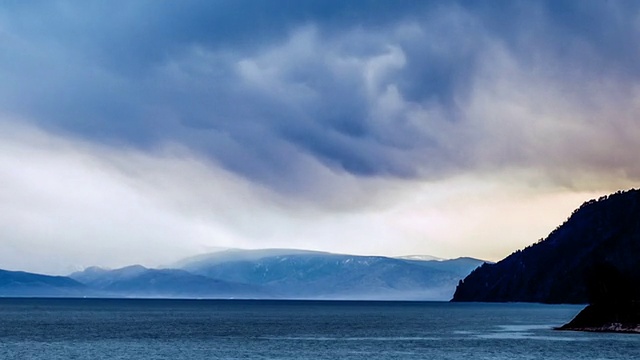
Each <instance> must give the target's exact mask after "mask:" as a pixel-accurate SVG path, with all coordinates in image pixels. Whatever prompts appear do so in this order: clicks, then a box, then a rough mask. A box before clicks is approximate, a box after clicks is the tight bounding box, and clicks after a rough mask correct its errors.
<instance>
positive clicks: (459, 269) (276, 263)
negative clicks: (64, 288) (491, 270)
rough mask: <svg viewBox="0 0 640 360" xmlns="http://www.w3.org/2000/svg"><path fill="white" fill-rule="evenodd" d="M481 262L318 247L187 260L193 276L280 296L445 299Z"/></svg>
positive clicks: (186, 266)
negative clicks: (351, 252)
mask: <svg viewBox="0 0 640 360" xmlns="http://www.w3.org/2000/svg"><path fill="white" fill-rule="evenodd" d="M481 263H482V261H480V260H476V259H471V258H460V259H454V260H442V261H422V260H406V259H398V258H388V257H382V256H355V255H343V254H331V253H325V252H316V251H303V250H289V249H267V250H227V251H222V252H217V253H212V254H209V255H203V256H198V257H195V258H191V259H185V260H184V261H182V262H180V263H179V264H178V266H180V267H181V268H182V269H184V270H187V271H189V272H191V273H194V274H200V275H204V276H207V277H210V278H215V279H220V280H224V281H230V282H238V283H244V284H252V285H257V286H262V287H265V288H268V289H270V290H271V291H272V292H273V295H274V296H277V297H281V298H325V299H386V300H395V299H398V300H399V299H404V300H444V299H447V298H450V296H451V294H452V293H453V289H454V288H455V284H456V283H457V282H458V281H459V279H461V278H463V277H464V276H465V275H466V274H468V273H469V272H470V271H471V270H473V269H474V268H476V267H477V266H478V265H480V264H481Z"/></svg>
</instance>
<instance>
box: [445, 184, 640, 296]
mask: <svg viewBox="0 0 640 360" xmlns="http://www.w3.org/2000/svg"><path fill="white" fill-rule="evenodd" d="M638 259H640V190H636V189H632V190H629V191H625V192H617V193H615V194H612V195H609V196H603V197H601V198H599V199H597V200H590V201H587V202H585V203H584V204H583V205H582V206H580V208H578V209H577V210H575V211H574V212H573V213H572V214H571V216H570V217H569V219H568V220H567V221H566V222H565V223H564V224H562V225H561V226H559V227H557V228H556V229H555V230H554V231H553V232H551V234H549V236H548V237H547V238H546V239H541V240H540V241H539V242H538V243H536V244H534V245H531V246H529V247H527V248H526V249H524V250H518V251H516V252H514V253H513V254H511V255H510V256H508V257H507V258H505V259H504V260H502V261H500V262H498V263H496V264H484V265H482V266H481V267H479V268H478V269H476V270H474V271H473V272H472V273H471V274H469V276H467V277H466V278H465V279H464V280H463V281H461V282H460V284H459V285H458V287H457V289H456V292H455V294H454V296H453V301H489V302H507V301H509V302H511V301H513V302H519V301H521V302H541V303H588V302H590V301H593V300H594V299H593V298H594V296H595V295H594V294H595V293H602V290H599V289H596V288H597V287H598V286H592V285H590V284H594V283H595V284H604V285H601V286H599V287H602V286H611V282H610V281H609V282H602V281H601V280H598V279H599V278H601V277H602V274H601V271H600V270H598V269H602V268H606V269H609V270H608V271H609V272H614V273H617V274H620V275H619V277H621V278H624V279H625V280H624V284H625V285H624V287H626V288H627V292H629V291H631V292H633V293H634V294H632V295H629V296H628V297H634V298H636V299H640V296H638V295H640V294H638V293H639V292H640V290H639V289H640V262H639V261H638ZM618 287H620V285H618ZM605 293H606V292H605Z"/></svg>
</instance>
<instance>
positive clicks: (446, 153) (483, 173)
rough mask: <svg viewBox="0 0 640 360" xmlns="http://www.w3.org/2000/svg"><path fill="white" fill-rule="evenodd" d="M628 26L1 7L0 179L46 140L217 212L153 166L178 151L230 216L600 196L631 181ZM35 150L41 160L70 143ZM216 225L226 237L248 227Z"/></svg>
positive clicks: (603, 10) (499, 8)
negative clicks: (508, 197)
mask: <svg viewBox="0 0 640 360" xmlns="http://www.w3.org/2000/svg"><path fill="white" fill-rule="evenodd" d="M639 19H640V4H638V3H637V2H635V1H607V2H605V1H595V0H594V1H579V2H578V1H562V0H560V1H551V0H550V1H492V2H478V1H462V0H460V1H450V2H441V1H422V2H414V1H379V0H370V1H304V0H303V1H244V0H235V1H180V2H170V1H161V2H160V1H135V2H131V1H89V2H80V1H31V2H9V3H6V4H3V5H2V6H0V79H2V81H0V117H1V120H0V123H1V124H2V127H1V129H2V130H3V131H4V132H5V133H4V134H3V136H2V138H3V139H4V141H5V142H7V144H9V143H11V141H13V145H12V146H8V145H6V146H5V147H3V148H2V151H3V154H2V155H4V159H5V160H6V161H9V160H8V159H10V158H12V157H15V158H20V159H22V162H20V163H15V164H13V165H9V162H5V164H4V165H5V167H4V168H3V171H4V172H5V173H6V174H11V173H14V172H15V173H19V172H18V171H17V170H12V169H18V168H19V167H20V165H19V164H30V160H28V159H27V158H25V157H24V155H25V151H26V153H29V151H27V149H29V147H30V146H35V145H33V144H34V143H33V141H35V144H41V143H42V142H45V143H46V142H47V141H52V142H54V143H56V144H58V143H59V144H66V145H65V146H68V147H71V148H74V149H75V150H74V151H76V152H78V153H80V154H83V153H86V154H92V155H90V157H91V158H95V159H101V160H99V161H98V160H95V161H98V163H99V164H100V165H99V166H97V167H96V166H94V167H92V166H89V168H93V169H95V168H98V169H103V168H104V166H106V169H110V170H109V171H106V170H105V171H103V172H100V171H99V172H98V173H102V174H109V175H108V176H107V178H105V179H108V180H105V181H107V182H108V183H110V184H111V181H112V180H113V179H119V180H118V181H115V180H114V181H115V182H113V184H114V185H113V186H114V188H119V187H120V186H125V185H126V184H129V185H126V186H125V188H126V189H131V188H130V187H129V186H130V184H131V183H136V182H138V184H145V185H144V186H143V185H138V186H135V187H133V189H138V190H136V191H133V192H132V193H131V194H132V196H134V197H135V196H143V195H141V194H142V193H141V192H140V191H142V190H141V189H155V188H156V185H157V183H156V182H154V181H152V179H153V177H150V176H149V175H148V174H147V173H145V172H144V171H143V170H141V169H144V168H145V166H143V165H144V164H146V166H147V167H146V169H147V170H149V173H153V174H155V177H156V178H166V182H167V184H165V187H164V188H170V189H174V190H175V192H174V193H173V194H177V193H180V194H182V195H181V196H183V197H184V198H185V199H191V200H190V201H191V202H190V204H192V205H190V206H187V207H188V208H189V209H190V210H189V211H186V213H187V214H192V215H193V216H195V217H196V218H198V217H202V216H205V215H206V216H209V218H210V219H220V217H221V216H222V218H224V216H223V215H221V213H220V212H218V211H214V212H213V213H208V211H209V210H210V206H211V204H214V203H216V201H215V200H211V201H204V200H203V201H202V202H203V203H206V204H208V205H206V206H204V205H203V206H199V205H196V204H198V203H199V202H198V201H197V199H201V198H205V199H206V198H207V196H206V195H204V194H207V193H211V191H212V190H211V189H210V188H208V187H204V188H201V187H197V186H195V187H194V186H192V185H188V184H190V182H189V181H187V179H180V177H179V176H177V175H176V174H175V173H172V172H173V171H174V170H173V169H169V168H167V169H165V170H163V171H161V170H159V169H163V167H162V166H161V165H160V164H161V163H162V161H166V162H167V163H168V164H174V163H175V164H177V163H179V164H181V165H180V166H186V168H188V169H189V170H186V168H185V170H184V171H182V173H183V174H184V176H201V177H202V179H209V180H210V181H211V182H212V183H216V184H218V183H217V181H218V180H215V179H218V177H219V176H222V178H223V179H233V180H224V181H223V182H222V183H220V184H218V185H219V187H220V188H229V187H230V186H231V185H230V184H236V183H241V184H244V185H243V186H244V187H246V189H251V190H246V191H248V193H250V194H251V196H248V195H246V194H247V193H245V192H244V191H245V190H239V189H238V188H233V187H232V186H231V188H229V190H228V191H229V192H232V193H234V194H235V195H233V196H232V197H231V198H229V199H227V200H225V201H222V203H224V204H227V205H228V206H229V207H233V206H231V205H229V204H236V205H237V204H239V203H242V202H243V201H245V200H246V199H247V198H256V199H259V200H256V201H257V202H256V203H252V202H249V203H248V204H249V205H242V206H237V210H235V211H237V214H240V213H247V212H250V211H249V210H248V209H249V208H251V209H254V208H260V209H270V210H269V211H266V210H264V211H262V212H260V213H261V214H262V215H260V216H261V218H262V219H267V218H269V219H270V220H269V222H270V223H278V222H279V221H280V220H278V219H281V218H277V217H275V218H274V217H270V215H266V214H269V213H274V212H275V213H279V214H280V215H281V216H282V219H284V218H288V217H291V216H292V215H293V214H296V213H299V212H300V211H302V212H303V213H304V212H305V211H310V212H311V213H314V214H315V215H314V216H321V217H322V216H328V217H329V218H333V216H337V215H335V214H340V213H341V214H347V215H348V216H352V215H353V214H356V213H357V214H362V213H368V212H371V211H374V212H377V211H387V210H381V209H385V206H386V207H393V206H395V205H393V204H398V202H399V201H401V200H400V199H404V200H406V199H408V198H410V196H409V195H406V194H411V193H412V192H415V193H416V194H419V193H420V192H421V191H436V190H435V189H440V190H438V191H443V189H444V188H446V186H444V185H443V184H447V182H448V181H450V183H451V184H456V183H458V184H459V181H460V179H465V180H464V181H462V182H463V183H465V184H467V185H468V184H471V183H473V182H474V181H479V182H483V181H485V180H487V179H489V180H487V181H486V182H485V184H489V183H491V184H494V183H500V184H502V185H505V184H508V183H512V182H517V183H518V184H519V185H518V186H520V189H521V191H524V192H526V193H528V192H529V191H532V190H530V189H538V190H535V191H540V193H544V194H547V195H548V194H550V193H554V192H556V191H570V192H573V193H574V194H581V195H584V194H585V193H602V192H608V191H611V190H616V189H618V188H623V187H627V186H630V185H633V184H635V183H637V181H638V180H639V179H640V162H638V161H637V154H638V153H640V141H638V139H640V123H639V121H638V118H637V114H638V113H640V111H639V110H640V87H639V86H638V81H639V80H640V44H639V43H638V42H637V41H636V40H637V39H638V37H639V35H640V21H639ZM15 129H20V130H15ZM25 134H26V135H25ZM29 134H31V135H29ZM32 134H38V135H37V136H35V135H32ZM34 139H41V140H34ZM42 139H50V140H42ZM10 140H11V141H10ZM18 144H21V145H20V146H18ZM36 149H37V151H36V152H35V153H34V157H32V158H31V157H30V158H29V159H32V160H33V161H34V163H33V164H36V163H37V164H44V163H46V161H44V160H42V159H44V158H41V157H40V156H45V155H46V154H51V156H53V158H56V157H57V158H58V159H59V158H60V156H62V158H64V159H68V157H67V156H71V155H70V154H71V153H72V152H71V153H62V154H61V153H58V152H56V151H59V149H57V148H56V149H51V150H49V151H45V150H43V148H42V147H38V146H36ZM168 149H170V150H168ZM171 149H173V150H171ZM175 149H179V150H176V151H178V153H179V155H176V153H175V152H174V150H175ZM54 150H55V151H54ZM34 151H35V150H34ZM35 154H37V156H36V155H35ZM74 159H75V158H74ZM109 159H111V160H109ZM114 159H120V160H117V161H116V160H114ZM136 159H137V160H136ZM140 159H145V160H144V161H142V160H140ZM69 161H70V164H75V165H73V166H72V165H70V166H71V167H72V168H84V166H85V165H87V163H86V162H81V164H79V163H77V162H76V161H75V160H69ZM105 162H106V163H105ZM114 162H115V163H119V164H121V165H119V166H114V165H113V164H114ZM54 163H55V161H54ZM33 164H31V167H39V166H40V165H38V166H36V165H33ZM105 164H111V165H109V166H107V165H105ZM125 164H126V165H125ZM149 164H153V166H151V165H149ZM185 164H187V165H185ZM138 165H139V166H140V167H139V168H138V167H136V166H138ZM176 166H178V165H176ZM63 168H64V167H56V168H55V171H54V170H52V173H54V174H58V171H63V170H62V169H63ZM132 169H136V170H132ZM194 169H199V170H194ZM205 169H208V170H205ZM70 171H72V170H70ZM207 171H209V172H207ZM179 173H180V171H179V172H178V174H179ZM205 173H206V174H205ZM91 174H92V176H91V177H90V178H91V179H94V177H93V176H94V175H95V174H96V173H94V172H91ZM118 174H119V175H118ZM143 174H146V175H143ZM194 174H199V175H194ZM215 174H217V175H215ZM221 174H224V175H221ZM25 176H26V175H25ZM41 176H44V177H46V176H45V175H41ZM56 176H57V175H56ZM54 177H55V176H54ZM127 179H128V180H127ZM131 179H137V180H131ZM95 181H98V182H99V181H100V180H95ZM220 181H222V180H220ZM19 183H22V184H24V183H25V182H15V183H13V185H12V186H18V185H17V184H19ZM27 183H28V182H27ZM83 183H84V184H91V183H93V180H92V181H89V180H87V182H83ZM116 183H117V184H120V185H115V184H116ZM122 184H125V185H122ZM154 184H156V185H154ZM168 184H170V185H168ZM59 185H60V186H59V187H57V189H59V191H60V193H62V192H63V189H67V188H66V185H64V183H63V182H61V183H59ZM467 185H465V189H466V188H470V187H468V186H467ZM34 186H36V185H34ZM87 186H89V185H87ZM430 186H431V187H430ZM442 186H444V188H443V187H442ZM491 186H493V185H491ZM509 186H510V185H509ZM36 187H37V186H36ZM182 187H186V188H188V189H190V192H185V191H186V190H181V191H178V190H176V189H180V188H182ZM89 188H91V189H94V190H95V189H96V188H94V187H91V186H89ZM7 189H9V188H7ZM399 189H400V190H399ZM418 189H421V190H418ZM425 189H431V190H425ZM558 189H564V190H558ZM6 191H9V190H6ZM95 191H97V190H95ZM114 191H115V190H114ZM127 191H128V190H127ZM496 191H498V192H499V190H496ZM116 192H117V191H116ZM223 192H224V191H223ZM398 192H400V193H402V194H404V195H402V196H400V195H398ZM15 193H16V192H15V191H14V194H15ZM462 193H465V194H466V190H465V191H462ZM160 194H162V191H159V192H158V193H157V194H156V195H153V196H151V198H153V199H156V198H160V197H162V196H160ZM242 194H245V195H242ZM487 194H488V193H487ZM510 194H512V195H513V196H514V198H517V196H518V195H516V194H521V193H520V192H518V191H515V190H514V191H512V192H510ZM147 195H148V194H147ZM147 195H144V196H143V197H144V198H146V196H147ZM25 196H26V195H25ZM149 196H150V195H149ZM396 196H397V197H396ZM416 196H418V197H419V195H416ZM456 196H458V195H456ZM460 196H462V195H460ZM487 196H489V195H487ZM554 196H555V195H554ZM169 197H170V196H169ZM525 197H526V196H525ZM88 198H91V196H88ZM243 199H245V200H243ZM572 199H575V198H573V197H572ZM404 200H403V201H404ZM12 201H15V202H17V203H21V202H24V201H21V200H20V198H15V197H14V198H13V200H12ZM25 201H26V200H25ZM183 201H184V200H183ZM171 203H172V204H173V202H171ZM570 203H571V206H573V205H575V204H574V203H575V201H574V200H572V201H571V202H570ZM429 204H431V203H429V202H427V203H425V204H423V205H422V206H424V207H429V206H431V205H429ZM120 206H123V207H126V205H124V204H120ZM172 206H173V205H172ZM252 206H254V207H252ZM274 206H275V208H278V209H281V210H275V208H274ZM115 207H116V205H115V204H114V208H115ZM151 208H152V207H149V209H151ZM171 208H172V209H173V207H171ZM160 209H162V207H160ZM194 209H200V210H197V211H196V210H194ZM207 209H209V210H207ZM282 209H284V210H282ZM563 209H564V207H563ZM332 212H333V213H332ZM170 213H172V214H174V212H173V210H172V211H170ZM159 216H160V215H159ZM162 216H164V215H162ZM162 216H160V217H162ZM238 216H239V217H241V216H240V215H238ZM358 216H360V215H358ZM363 219H364V218H363ZM358 221H360V220H358ZM554 221H555V219H554ZM178 222H179V223H180V224H181V225H179V226H176V227H175V228H174V230H175V231H176V233H179V232H181V231H183V230H184V231H186V232H187V233H189V231H187V230H185V229H187V228H190V227H189V226H191V225H193V223H192V222H191V220H189V221H187V222H186V223H187V224H191V225H185V222H183V221H182V220H179V221H178ZM223 222H224V221H223ZM366 222H367V221H366V220H362V223H366ZM142 223H145V222H144V221H142ZM264 223H265V224H266V223H267V221H266V220H264ZM302 223H304V222H302ZM337 223H341V224H342V222H340V221H338V222H336V224H337ZM25 224H27V222H25ZM225 224H226V225H224V226H223V227H225V226H226V227H225V229H226V230H224V231H226V232H227V235H229V234H231V235H229V238H237V239H240V238H242V236H239V237H238V236H236V235H237V232H236V231H240V232H242V231H244V230H241V229H245V230H246V229H247V228H249V227H251V226H250V225H249V224H244V225H242V226H241V225H238V224H235V225H230V223H226V222H225ZM300 224H301V223H300ZM25 226H26V227H27V228H28V226H27V225H25ZM141 226H143V225H141ZM149 226H150V227H152V226H151V225H149ZM286 226H292V227H296V226H302V225H292V224H290V223H289V225H282V228H284V227H286ZM332 226H334V225H332ZM412 226H413V225H412ZM125 228H126V227H125ZM229 229H235V230H229ZM354 229H355V228H354ZM421 229H422V228H421ZM422 230H424V229H422ZM265 231H266V232H268V231H267V230H265ZM354 231H355V230H354ZM400 231H401V230H400ZM293 233H295V231H293V232H292V233H290V234H289V235H287V236H285V237H287V238H294V237H295V236H294V235H293ZM330 233H332V232H331V231H330ZM220 234H222V233H220ZM233 234H235V235H233ZM438 234H440V235H441V233H438ZM298 235H301V234H298ZM307 235H308V234H307ZM440 235H438V236H440ZM542 235H544V234H542ZM114 236H116V235H114ZM221 236H222V235H221ZM252 236H253V238H255V239H258V238H259V236H257V235H255V236H254V235H252ZM460 236H461V237H462V236H463V235H462V234H461V235H460ZM464 236H468V234H467V235H464ZM195 237H197V236H195ZM249 237H251V236H249ZM274 237H276V236H275V235H274ZM388 238H389V239H390V238H392V236H391V235H389V237H388ZM255 239H254V240H255ZM245 240H246V238H245ZM167 241H168V240H167ZM199 241H200V240H199ZM202 241H204V240H202ZM238 241H239V242H240V243H242V241H243V240H238ZM252 241H253V240H251V241H249V243H248V244H249V245H247V244H244V243H243V244H244V245H247V246H251V245H250V244H257V243H258V242H259V240H255V242H252ZM381 241H382V240H381ZM205 242H206V241H205ZM416 242H417V240H416ZM214 243H215V241H214ZM317 243H320V241H319V240H318V242H316V244H317ZM278 244H279V245H283V246H284V245H286V244H287V243H286V241H282V242H278ZM225 245H229V244H226V243H225ZM293 245H296V246H297V245H298V244H297V243H296V244H293ZM316 248H321V246H316ZM369 248H370V247H367V249H369ZM382 248H384V246H381V247H380V248H376V247H371V249H373V250H371V251H374V252H375V251H378V252H380V251H379V250H375V249H382ZM410 248H411V247H410V246H407V250H409V249H410ZM192 250H193V249H192ZM346 250H353V249H346ZM447 251H448V250H447ZM435 255H439V254H435Z"/></svg>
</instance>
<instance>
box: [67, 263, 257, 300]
mask: <svg viewBox="0 0 640 360" xmlns="http://www.w3.org/2000/svg"><path fill="white" fill-rule="evenodd" d="M70 277H71V278H73V279H75V280H77V281H79V282H82V283H84V284H86V285H87V286H89V287H90V288H92V289H94V290H98V291H100V292H101V293H102V294H103V295H105V296H116V297H117V296H126V297H168V298H172V297H204V298H259V297H269V296H268V294H267V293H266V292H265V291H263V290H262V289H260V288H258V287H255V286H251V285H245V284H237V283H231V282H226V281H221V280H216V279H212V278H208V277H205V276H200V275H195V274H191V273H189V272H187V271H184V270H178V269H148V268H145V267H144V266H140V265H132V266H128V267H124V268H121V269H115V270H105V269H101V268H96V267H92V268H88V269H86V270H85V271H82V272H76V273H73V274H71V275H70Z"/></svg>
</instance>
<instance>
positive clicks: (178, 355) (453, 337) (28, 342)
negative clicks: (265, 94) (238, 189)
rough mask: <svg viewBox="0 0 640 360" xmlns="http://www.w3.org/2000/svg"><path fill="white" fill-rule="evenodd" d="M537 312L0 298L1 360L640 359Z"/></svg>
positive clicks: (628, 343) (503, 307)
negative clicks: (566, 328) (563, 328)
mask: <svg viewBox="0 0 640 360" xmlns="http://www.w3.org/2000/svg"><path fill="white" fill-rule="evenodd" d="M580 309H581V307H579V306H550V305H536V304H450V303H429V302H426V303H421V302H408V303H402V302H310V301H210V300H113V299H111V300H100V299H0V359H132V360H136V359H172V360H177V359H367V360H375V359H640V335H629V334H595V333H580V332H560V331H554V330H552V329H551V328H552V327H553V326H557V325H560V324H563V323H565V322H567V321H568V320H570V319H571V318H572V317H573V316H574V315H575V314H576V313H577V312H578V311H579V310H580Z"/></svg>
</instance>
